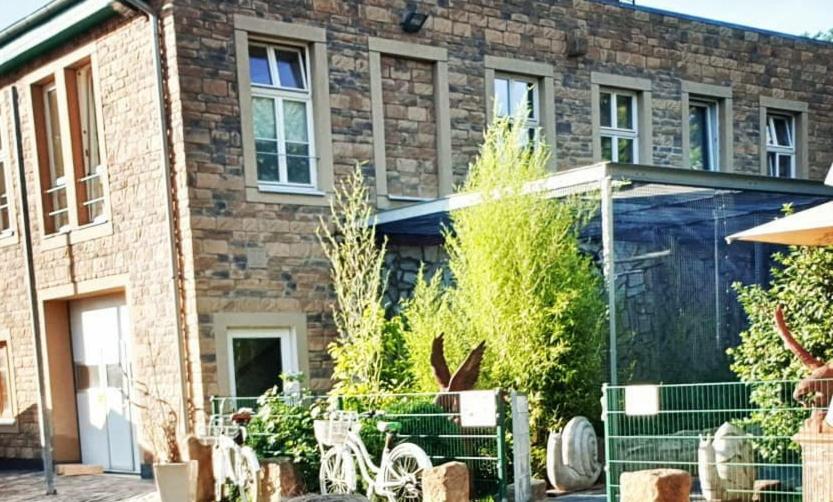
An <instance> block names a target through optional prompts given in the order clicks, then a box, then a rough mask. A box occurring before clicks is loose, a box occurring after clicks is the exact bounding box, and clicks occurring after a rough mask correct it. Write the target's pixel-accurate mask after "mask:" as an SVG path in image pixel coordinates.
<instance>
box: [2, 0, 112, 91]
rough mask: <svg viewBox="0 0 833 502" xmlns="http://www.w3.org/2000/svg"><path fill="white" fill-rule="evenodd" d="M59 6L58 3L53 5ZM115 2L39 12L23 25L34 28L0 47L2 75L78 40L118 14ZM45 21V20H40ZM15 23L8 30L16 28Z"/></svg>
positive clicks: (98, 0) (91, 1)
mask: <svg viewBox="0 0 833 502" xmlns="http://www.w3.org/2000/svg"><path fill="white" fill-rule="evenodd" d="M53 3H56V4H57V2H53ZM114 3H116V2H114V1H113V0H85V1H83V2H79V3H77V4H75V5H73V6H71V7H68V8H63V9H62V10H60V11H59V12H57V13H55V12H54V11H47V12H46V13H45V14H44V13H43V11H44V9H42V10H41V11H37V12H35V13H34V14H32V16H40V18H38V19H30V18H25V19H24V20H22V21H20V22H24V21H25V22H27V25H29V26H34V27H33V28H31V29H25V30H22V31H21V30H20V29H18V31H19V32H18V33H16V34H15V35H14V36H13V37H12V38H11V39H10V40H9V41H7V42H6V43H5V44H4V45H3V46H2V47H0V75H3V74H6V73H8V72H10V71H13V70H15V69H17V68H19V67H20V66H22V65H23V64H25V63H26V62H28V61H31V60H32V59H34V58H36V57H38V56H40V55H42V54H44V53H46V52H48V51H49V50H52V49H54V48H55V47H57V46H59V45H61V44H62V43H64V42H66V41H67V40H69V39H71V38H73V37H75V36H78V35H79V34H81V33H83V32H85V31H87V30H89V29H90V28H91V27H93V26H95V25H97V24H100V23H102V22H104V21H105V20H107V19H109V18H110V17H112V16H114V15H116V14H117V12H118V11H117V9H116V8H115V7H114V5H113V4H114ZM49 5H52V4H49ZM41 18H43V19H41ZM17 24H18V23H15V25H13V26H12V27H10V28H9V29H12V28H14V27H15V26H16V25H17Z"/></svg>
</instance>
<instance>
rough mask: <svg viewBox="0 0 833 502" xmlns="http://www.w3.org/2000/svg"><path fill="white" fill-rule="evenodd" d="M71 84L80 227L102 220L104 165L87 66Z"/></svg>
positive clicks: (90, 76) (104, 200)
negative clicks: (78, 174) (77, 159)
mask: <svg viewBox="0 0 833 502" xmlns="http://www.w3.org/2000/svg"><path fill="white" fill-rule="evenodd" d="M74 77H75V85H74V86H70V87H69V89H71V90H73V91H74V92H71V93H70V94H74V96H70V99H72V100H74V101H75V102H76V103H77V106H76V107H75V109H74V110H73V111H72V112H71V116H70V122H71V124H72V131H73V135H76V134H77V135H78V137H74V138H73V143H75V142H78V143H80V147H79V148H77V150H78V153H79V154H80V156H81V164H82V166H81V167H82V169H80V170H79V171H80V174H81V177H80V178H79V179H78V182H77V186H76V190H77V192H78V198H79V201H80V204H81V208H80V211H79V220H80V221H81V223H82V224H85V223H99V222H101V221H103V220H104V219H105V214H104V204H105V202H106V198H105V196H104V184H103V177H104V164H103V162H102V160H101V150H100V148H101V147H100V142H99V137H98V113H97V112H96V104H95V85H94V84H93V72H92V68H91V67H90V65H85V66H83V67H81V68H79V69H78V70H77V71H76V72H75V75H74Z"/></svg>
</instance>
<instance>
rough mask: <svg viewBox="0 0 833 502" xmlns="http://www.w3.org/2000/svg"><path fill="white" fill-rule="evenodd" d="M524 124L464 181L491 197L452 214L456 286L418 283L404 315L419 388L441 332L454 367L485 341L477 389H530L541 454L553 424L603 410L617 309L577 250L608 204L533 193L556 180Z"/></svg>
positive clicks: (493, 146) (506, 129) (448, 238)
mask: <svg viewBox="0 0 833 502" xmlns="http://www.w3.org/2000/svg"><path fill="white" fill-rule="evenodd" d="M513 124H514V125H513ZM524 131H525V128H524V124H523V123H522V119H520V118H519V117H515V118H513V119H512V120H511V121H510V120H508V119H496V120H495V122H494V123H493V126H492V127H491V128H490V129H489V131H487V133H486V136H485V141H484V144H483V147H482V149H481V151H480V155H479V158H478V159H477V161H476V162H475V163H474V164H473V165H472V166H471V168H470V171H469V177H468V179H467V181H466V183H465V185H464V187H463V191H466V192H478V193H480V194H482V197H483V200H482V203H480V204H477V205H475V206H472V207H468V208H465V209H461V210H457V211H455V212H453V213H452V214H451V220H452V227H453V232H448V233H446V235H445V248H446V250H447V252H448V255H449V262H448V268H449V269H450V271H451V275H452V278H453V284H452V285H450V286H444V285H443V284H442V283H441V281H440V280H439V278H437V277H434V278H431V279H428V280H422V281H420V282H419V284H418V285H417V287H416V289H415V293H414V296H413V298H412V299H411V300H410V301H408V302H407V303H406V304H405V305H404V307H403V316H404V317H405V318H406V321H407V326H408V330H407V332H406V333H405V338H406V341H407V344H408V349H409V354H410V355H409V357H410V358H411V367H412V369H413V373H414V382H415V387H416V389H417V390H421V391H436V390H437V386H436V383H434V379H433V376H432V370H431V367H430V364H429V354H430V351H431V343H432V340H433V338H434V337H435V336H436V335H437V334H439V333H440V332H444V333H445V334H446V337H445V339H446V354H447V358H448V361H449V366H451V367H452V371H454V369H455V368H456V366H457V365H459V364H460V363H461V362H462V359H463V358H464V357H465V355H466V354H467V353H468V351H469V350H471V349H472V348H474V346H475V345H477V343H478V342H479V341H481V340H486V342H487V349H486V353H485V358H484V362H483V369H482V373H481V378H480V381H479V387H481V388H491V387H502V388H507V389H509V388H512V389H516V390H518V391H521V392H525V393H526V394H527V395H528V397H529V401H530V421H531V424H530V425H531V431H532V436H533V445H534V446H535V448H537V449H540V448H543V447H544V445H545V442H546V433H547V431H548V430H549V429H551V428H556V427H561V426H563V425H564V424H565V423H566V421H567V420H569V419H570V418H572V417H573V416H575V415H586V416H588V417H590V418H591V419H593V418H596V417H598V416H599V407H600V404H599V399H600V393H601V391H600V384H601V364H602V353H603V350H602V348H601V347H602V341H603V336H602V334H603V332H604V331H603V329H604V326H605V325H606V321H605V320H606V316H607V308H606V306H605V302H604V300H603V296H602V278H601V276H600V274H599V271H598V270H597V268H596V266H595V264H594V263H593V260H592V257H591V256H589V255H587V254H585V253H583V252H582V251H581V249H580V245H579V244H580V243H579V231H580V230H581V228H582V226H583V225H584V224H586V222H587V221H588V219H589V218H590V217H591V216H592V215H593V214H595V210H596V209H597V202H598V201H597V200H586V199H579V198H577V197H568V198H565V199H558V200H553V199H546V198H544V197H541V196H539V195H534V194H530V193H529V192H527V191H525V189H524V187H525V186H526V184H527V183H528V182H531V181H534V180H538V179H540V178H543V177H544V176H546V175H547V168H546V166H547V161H548V158H549V153H548V149H547V148H546V147H545V146H543V145H536V146H534V147H530V146H528V145H527V144H526V142H525V140H524V138H525V136H524ZM539 457H540V455H536V457H535V458H539ZM539 467H540V466H539Z"/></svg>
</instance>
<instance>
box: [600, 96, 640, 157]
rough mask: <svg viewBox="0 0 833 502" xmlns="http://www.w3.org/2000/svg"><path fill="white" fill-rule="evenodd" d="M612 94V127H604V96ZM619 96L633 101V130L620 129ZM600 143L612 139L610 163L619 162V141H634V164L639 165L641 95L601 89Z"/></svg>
mask: <svg viewBox="0 0 833 502" xmlns="http://www.w3.org/2000/svg"><path fill="white" fill-rule="evenodd" d="M603 94H610V96H611V99H610V121H611V125H610V126H604V125H602V122H601V120H602V110H601V102H602V95H603ZM618 96H628V97H629V98H630V99H631V111H632V112H633V129H628V128H623V127H619V117H617V114H616V103H617V101H618ZM599 107H600V108H599V141H600V142H601V140H602V138H611V145H610V148H611V150H610V157H611V160H610V162H619V139H620V138H621V139H629V140H632V141H633V161H632V163H633V164H639V146H640V145H639V95H638V94H637V93H636V92H635V91H629V90H626V89H611V88H608V87H603V88H601V89H599Z"/></svg>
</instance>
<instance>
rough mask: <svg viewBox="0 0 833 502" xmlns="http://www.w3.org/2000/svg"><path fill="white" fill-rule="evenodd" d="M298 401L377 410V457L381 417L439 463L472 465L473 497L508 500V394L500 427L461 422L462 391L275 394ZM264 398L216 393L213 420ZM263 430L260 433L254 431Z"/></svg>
mask: <svg viewBox="0 0 833 502" xmlns="http://www.w3.org/2000/svg"><path fill="white" fill-rule="evenodd" d="M273 399H280V400H282V401H284V402H285V403H287V404H290V405H295V406H311V405H313V404H316V405H317V406H318V407H319V408H320V409H321V410H330V411H332V410H344V411H357V412H359V413H367V412H374V413H376V414H377V415H376V416H374V417H373V418H367V419H363V423H362V430H361V436H362V439H363V441H364V442H365V445H366V446H367V449H368V451H369V453H370V454H371V456H372V458H373V460H374V462H377V463H378V461H379V458H380V456H381V449H382V446H383V444H384V434H383V433H381V432H379V431H378V429H377V428H376V422H378V421H379V420H384V421H395V422H399V423H400V424H401V425H402V428H401V430H400V431H399V433H398V438H399V439H400V440H401V441H407V442H411V443H415V444H417V445H419V446H420V447H421V448H422V449H423V450H425V452H426V453H427V454H428V456H429V457H430V458H431V462H432V464H433V465H435V466H436V465H440V464H443V463H445V462H450V461H459V462H463V463H465V464H466V465H467V467H468V469H469V475H470V477H471V478H472V488H473V490H474V493H473V500H498V501H502V500H506V497H507V490H508V485H509V483H510V482H511V477H512V466H511V445H509V444H508V441H509V437H510V436H511V430H512V429H511V412H510V410H509V398H508V394H506V393H504V392H501V391H495V392H494V399H495V407H494V409H495V410H496V417H495V426H494V427H463V426H461V425H460V422H461V417H460V413H459V394H457V393H443V394H437V393H425V394H416V393H412V394H375V395H357V396H340V397H338V398H332V397H327V396H311V397H310V396H305V397H304V398H301V399H298V398H293V397H291V396H286V397H284V396H281V397H275V398H273ZM263 405H264V401H263V400H262V399H259V398H252V397H220V396H214V397H212V398H211V418H210V420H211V422H212V423H216V422H218V421H223V420H227V419H228V417H229V416H230V414H231V413H233V412H235V411H236V410H238V409H240V408H242V407H248V408H252V409H253V410H255V411H257V410H258V409H259V408H260V407H261V406H263ZM252 434H253V435H257V434H258V433H252Z"/></svg>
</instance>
